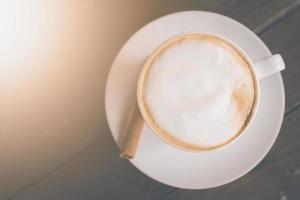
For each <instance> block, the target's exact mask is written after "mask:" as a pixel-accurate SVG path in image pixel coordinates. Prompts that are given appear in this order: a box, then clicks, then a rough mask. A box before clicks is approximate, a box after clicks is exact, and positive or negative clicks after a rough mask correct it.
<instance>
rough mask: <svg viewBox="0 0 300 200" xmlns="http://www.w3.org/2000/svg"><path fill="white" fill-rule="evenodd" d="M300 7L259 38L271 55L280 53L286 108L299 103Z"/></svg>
mask: <svg viewBox="0 0 300 200" xmlns="http://www.w3.org/2000/svg"><path fill="white" fill-rule="evenodd" d="M299 24H300V6H297V7H296V8H295V9H294V10H292V12H289V13H288V14H287V16H286V17H285V18H284V19H282V20H279V21H277V22H276V23H275V24H274V25H272V26H271V27H269V28H268V30H266V31H265V32H264V33H263V34H262V35H261V36H260V37H261V38H262V39H263V41H264V42H265V43H266V44H267V46H268V47H269V48H270V49H271V51H272V53H274V54H275V53H280V54H281V55H282V56H283V58H284V60H285V63H286V70H284V71H283V72H282V76H283V80H284V85H285V92H286V108H289V107H291V106H293V105H295V104H297V102H299V101H300V92H299V91H300V78H299V77H300V67H299V66H300V56H299V51H300V26H299Z"/></svg>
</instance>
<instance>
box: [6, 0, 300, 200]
mask: <svg viewBox="0 0 300 200" xmlns="http://www.w3.org/2000/svg"><path fill="white" fill-rule="evenodd" d="M57 2H58V1H57ZM59 2H60V4H61V5H62V6H61V8H60V10H61V11H64V12H65V15H64V17H63V18H61V19H60V18H59V17H58V18H59V21H60V23H58V24H55V23H54V22H53V24H54V25H53V26H51V29H49V30H51V34H50V35H49V38H47V42H46V43H45V46H51V47H53V50H52V51H49V52H47V51H45V52H42V54H43V59H39V60H38V61H37V62H38V65H39V66H48V67H46V68H43V69H46V70H40V71H38V72H37V74H35V75H36V77H35V78H33V79H32V80H29V82H27V84H29V83H30V84H33V83H39V85H37V86H36V87H28V88H27V90H26V92H27V93H29V94H32V95H33V96H36V97H39V95H45V97H44V98H37V99H36V100H35V101H32V100H30V99H29V100H28V101H26V103H27V104H23V107H22V106H21V107H15V108H14V109H13V111H14V113H12V111H11V110H10V107H9V106H6V107H1V113H0V118H1V126H0V138H1V140H0V156H1V157H0V158H1V163H0V199H1V200H2V199H4V200H10V199H16V200H18V199H20V200H26V199H28V200H34V199H43V200H47V199H49V200H50V199H63V200H67V199H72V200H76V199H87V200H90V199H91V200H93V199H131V200H134V199H185V198H187V199H199V198H201V199H202V198H203V199H205V197H206V198H207V199H210V198H216V197H219V198H221V197H222V195H221V194H223V195H225V196H226V195H227V196H228V198H229V197H235V192H236V195H239V194H241V196H243V195H244V194H246V193H243V191H242V190H246V192H247V191H248V193H247V194H248V195H249V198H250V197H253V198H252V199H255V197H258V196H257V195H258V194H256V191H254V190H255V189H256V187H255V184H256V182H257V181H261V179H260V178H264V181H265V182H264V183H267V184H271V186H270V187H266V189H265V190H266V191H269V189H270V191H271V192H272V194H270V193H271V192H270V191H269V192H265V193H264V194H263V195H265V196H259V198H261V197H266V198H271V197H274V198H281V197H282V196H283V197H284V195H288V196H289V197H293V195H294V196H295V195H296V194H295V193H292V192H290V191H289V190H288V189H286V188H284V187H282V188H281V182H280V180H281V179H280V178H279V177H277V178H276V176H275V175H276V171H272V169H273V168H274V167H275V170H277V169H279V168H281V167H282V168H284V169H285V167H288V168H289V169H288V171H289V173H290V174H298V164H297V163H295V164H291V163H289V161H286V162H285V160H283V161H281V159H282V157H288V156H284V155H281V154H278V153H276V152H277V151H278V152H281V150H280V149H281V148H279V150H277V151H276V152H275V153H272V154H270V155H273V154H274V155H273V156H270V155H269V156H268V157H267V158H266V159H265V160H264V162H263V163H262V164H261V165H260V166H261V167H258V168H256V170H255V171H253V172H252V173H250V174H249V175H247V176H245V178H243V179H240V180H238V181H237V182H235V183H233V184H229V185H227V186H224V188H223V187H222V188H217V189H213V190H211V191H210V190H208V191H198V192H197V191H193V192H190V191H184V190H177V189H174V188H172V187H169V186H165V185H162V184H160V183H158V182H156V181H153V180H152V179H150V178H148V177H146V176H145V175H143V174H142V173H141V172H139V171H138V170H137V169H135V168H134V167H133V166H132V165H131V164H130V163H129V162H127V161H124V160H121V159H119V157H118V149H117V147H116V145H115V144H114V142H113V139H112V137H111V135H110V133H109V130H108V127H107V124H106V121H105V114H104V101H103V99H104V87H105V80H106V77H107V74H108V71H109V68H110V65H111V63H112V62H113V59H114V57H115V56H116V54H117V52H118V50H119V49H120V48H121V46H122V45H123V44H124V42H125V41H126V40H127V39H128V38H129V37H130V36H131V35H132V34H133V33H134V32H135V31H136V30H137V29H138V28H140V27H142V26H143V25H145V24H146V23H148V22H150V21H152V20H154V19H156V18H158V17H160V16H163V15H166V14H169V13H173V12H177V11H184V10H207V11H213V12H217V13H221V14H224V15H227V16H229V17H232V18H234V19H236V20H238V21H240V22H242V23H243V24H245V25H246V26H248V27H249V28H251V29H253V30H259V31H260V32H262V33H263V34H262V38H263V40H264V41H265V42H266V43H267V45H268V46H269V47H270V48H271V50H272V52H273V53H276V52H279V53H282V54H283V56H284V58H285V59H286V60H288V61H287V62H288V65H287V69H288V70H287V71H286V72H285V73H286V74H284V80H285V84H286V86H287V85H288V87H291V88H287V87H286V91H287V98H288V100H287V103H288V105H293V104H294V103H295V102H297V100H298V99H299V98H298V97H299V96H298V95H299V92H297V83H298V86H299V78H297V73H298V72H299V70H298V68H297V66H298V65H297V63H298V64H299V58H298V56H297V51H299V36H298V37H297V35H299V28H298V26H297V25H298V24H299V18H298V15H299V14H298V13H299V12H297V11H293V8H294V7H295V5H296V4H297V2H298V1H296V0H286V1H281V0H276V1H269V0H263V1H259V0H254V1H253V0H212V1H209V0H165V1H161V0H153V1H148V0H142V1H140V0H128V1H116V0H114V1H109V0H102V1H100V0H99V1H93V0H89V1H86V0H78V1H70V0H62V1H59ZM57 10H59V9H57ZM290 11H293V12H292V13H291V14H289V12H290ZM286 15H287V17H284V19H282V20H281V16H286ZM278 16H279V17H278ZM274 21H276V23H275V24H274V25H273V22H274ZM52 27H53V28H52ZM281 35H285V36H286V37H280V36H281ZM53 38H56V39H57V38H63V39H64V40H65V41H64V42H65V44H66V45H65V46H64V47H61V46H59V43H60V42H62V41H61V40H59V39H57V40H54V41H53ZM297 38H298V39H297ZM286 40H287V43H286ZM293 46H294V47H293ZM60 55H65V57H64V58H63V59H61V60H57V59H56V58H57V57H59V56H60ZM49 63H51V65H49ZM53 66H55V67H54V68H53ZM291 66H293V67H292V68H291ZM289 68H290V69H289ZM70 70H73V71H72V73H70V72H71V71H70ZM66 77H68V78H67V79H66ZM298 77H299V76H298ZM1 81H2V79H0V83H1ZM61 83H64V84H61ZM25 86H26V85H25ZM44 86H47V87H48V86H49V88H50V89H47V90H43V88H44ZM61 86H62V87H61ZM1 89H2V88H1ZM4 89H5V88H4ZM1 92H2V93H1ZM3 92H4V90H0V95H1V94H3ZM17 92H18V95H20V96H21V97H22V95H23V93H22V92H20V91H17ZM47 94H48V95H47ZM289 95H291V96H289ZM1 97H2V96H1ZM47 98H48V99H47ZM4 100H5V102H7V103H10V104H8V105H11V106H13V105H14V104H13V103H12V102H15V101H17V100H16V98H15V96H9V95H6V96H5V99H3V98H0V101H1V103H3V101H4ZM37 100H39V101H37ZM48 100H51V102H53V104H47V101H48ZM74 100H75V101H74ZM87 102H88V103H87ZM2 105H3V104H2ZM26 106H28V108H29V107H34V106H35V107H34V109H33V110H29V109H28V108H26ZM32 111H34V112H32ZM75 111H77V112H75ZM20 113H22V115H17V114H20ZM297 113H298V112H297V111H294V112H292V113H291V114H290V116H289V119H288V120H289V121H293V120H299V117H295V116H296V114H297ZM12 114H13V115H12ZM298 115H299V114H297V116H298ZM12 116H18V117H20V119H24V120H23V122H24V124H22V123H21V124H20V123H19V124H17V125H16V123H15V122H12V123H5V122H8V121H7V120H8V119H10V117H12ZM28 116H30V117H31V118H32V120H30V119H29V118H28ZM22 117H23V118H22ZM17 119H19V118H17ZM289 121H286V122H285V126H286V127H285V129H288V130H287V131H286V132H287V133H290V132H289V131H293V130H294V131H296V130H297V129H298V130H299V127H298V125H297V122H294V121H293V124H292V125H289V123H290V122H289ZM290 126H291V128H289V127H290ZM41 127H42V128H43V129H42V128H41ZM41 130H44V131H41ZM22 134H23V135H22ZM20 135H22V137H21V136H20ZM34 136H38V137H35V139H34V140H33V139H32V138H34ZM15 137H17V139H15ZM289 139H290V140H292V141H293V142H297V141H295V138H294V136H290V137H289ZM286 140H288V139H286ZM278 141H280V140H278ZM289 142H291V141H286V143H287V144H288V143H289ZM277 143H278V142H277ZM277 143H276V145H277ZM27 144H31V145H27ZM283 145H286V144H285V143H284V144H283ZM291 148H293V149H294V150H295V149H297V148H298V147H296V146H295V145H294V146H293V147H291ZM274 149H275V147H274ZM294 150H293V151H294ZM272 151H273V150H272ZM285 151H286V152H290V151H292V150H289V149H286V150H285ZM295 151H297V150H295ZM277 154H278V155H277ZM276 155H277V156H279V157H276ZM276 159H277V161H276V162H275V161H274V160H276ZM291 159H292V157H291ZM291 162H292V161H291ZM273 163H274V165H273ZM276 163H277V165H278V168H276ZM285 163H286V164H287V165H289V166H287V165H285ZM273 166H274V167H273ZM293 166H294V167H293ZM256 173H258V175H256ZM278 173H279V172H278ZM273 176H274V179H275V181H277V183H275V186H276V184H278V185H277V186H278V187H277V186H276V187H275V186H274V184H273V185H272V182H271V181H272V180H273ZM292 177H293V178H292V179H293V181H294V182H293V183H294V185H293V186H292V188H293V187H294V186H299V184H298V183H299V182H297V181H299V180H298V178H297V176H292ZM248 179H249V180H248ZM284 180H285V179H284ZM286 181H287V180H286ZM279 182H280V183H279ZM283 183H284V184H286V183H287V182H284V181H283ZM248 185H249V188H250V189H247V188H248V187H247V186H248ZM279 186H280V187H279ZM260 187H261V188H264V187H263V185H260ZM268 188H269V189H268ZM272 188H273V189H274V190H272ZM278 188H280V190H281V189H282V193H280V190H278V191H275V189H278ZM260 191H263V189H261V190H260ZM214 193H220V194H214ZM216 195H217V196H216ZM218 195H219V196H218ZM251 195H252V196H251ZM255 195H256V196H255ZM245 198H246V197H245ZM222 199H223V198H222ZM291 199H292V198H291Z"/></svg>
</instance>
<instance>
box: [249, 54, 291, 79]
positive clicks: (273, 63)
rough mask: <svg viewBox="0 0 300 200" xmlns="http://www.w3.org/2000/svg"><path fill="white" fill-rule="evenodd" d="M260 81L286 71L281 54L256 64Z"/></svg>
mask: <svg viewBox="0 0 300 200" xmlns="http://www.w3.org/2000/svg"><path fill="white" fill-rule="evenodd" d="M254 68H255V71H256V74H257V78H258V79H263V78H266V77H268V76H270V75H272V74H275V73H277V72H280V71H282V70H284V69H285V64H284V61H283V59H282V57H281V55H280V54H275V55H272V56H270V57H267V58H265V59H263V60H259V61H257V62H254Z"/></svg>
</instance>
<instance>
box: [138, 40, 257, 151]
mask: <svg viewBox="0 0 300 200" xmlns="http://www.w3.org/2000/svg"><path fill="white" fill-rule="evenodd" d="M143 98H144V102H145V104H146V105H147V108H148V111H149V113H150V115H151V117H152V118H153V121H154V122H155V123H156V125H157V126H158V127H159V128H160V129H161V130H162V131H164V132H166V133H167V134H169V135H171V136H173V137H174V138H176V139H177V140H179V141H183V142H185V143H189V144H195V145H204V146H215V145H220V144H222V143H225V142H226V141H228V140H229V139H231V138H232V137H234V136H235V135H236V134H237V133H238V132H239V131H240V130H241V129H242V127H243V126H244V124H245V123H246V121H247V118H248V117H249V114H250V112H251V108H252V105H253V102H254V83H253V77H252V74H251V71H250V69H249V67H248V65H247V63H246V62H243V59H242V57H240V55H239V54H238V53H237V52H236V51H233V49H232V48H231V47H230V46H229V45H227V46H226V45H224V44H223V45H221V43H217V42H215V41H211V40H209V39H188V40H182V41H180V42H177V43H176V44H175V45H174V44H173V45H172V46H171V47H168V48H167V49H166V50H164V51H163V52H161V53H160V55H159V56H158V57H157V58H156V59H155V60H154V61H153V63H152V65H151V66H150V68H149V70H148V74H147V78H146V84H145V88H144V94H143Z"/></svg>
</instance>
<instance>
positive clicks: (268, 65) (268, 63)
mask: <svg viewBox="0 0 300 200" xmlns="http://www.w3.org/2000/svg"><path fill="white" fill-rule="evenodd" d="M193 35H208V36H211V37H216V38H220V39H221V40H223V41H224V42H226V43H228V44H229V45H230V46H232V47H234V49H235V50H237V51H238V52H239V53H240V54H242V56H243V58H245V59H246V60H247V63H249V67H250V68H251V71H252V72H253V77H254V81H255V86H256V91H255V93H256V97H255V98H256V99H255V105H254V107H253V109H252V113H251V117H250V118H249V120H248V122H247V125H246V127H244V128H243V129H242V131H241V132H240V133H239V134H237V135H235V136H234V137H232V138H230V139H229V140H227V141H226V142H224V143H222V144H220V145H217V146H211V147H203V146H197V145H192V144H186V143H185V142H183V141H180V140H178V139H176V138H173V137H171V136H170V135H168V134H166V133H165V132H164V131H162V130H161V129H159V128H158V127H157V125H156V124H155V123H154V122H153V119H151V117H150V116H149V111H148V110H147V108H146V106H145V102H144V100H143V90H144V89H143V88H144V87H143V85H144V83H145V76H146V74H147V70H148V68H149V66H150V65H151V64H152V61H153V60H154V59H156V57H157V56H158V55H159V53H160V52H161V51H162V49H164V48H165V47H167V46H168V45H170V44H172V43H174V42H175V41H177V40H178V39H180V38H182V37H186V36H193ZM284 68H285V64H284V61H283V59H282V57H281V55H279V54H276V55H272V56H270V57H267V58H265V59H263V60H259V61H252V60H251V59H250V58H249V56H248V55H247V54H246V52H244V50H243V49H241V48H240V47H239V46H238V45H237V44H235V43H234V42H233V41H231V40H229V39H227V38H224V37H223V36H220V35H215V34H210V33H197V32H192V33H183V34H180V35H177V36H174V37H172V38H171V39H169V40H167V41H165V42H164V43H163V44H161V45H160V46H159V47H158V48H157V49H156V50H155V51H154V52H153V53H152V54H151V55H150V56H149V57H148V59H147V60H146V62H145V64H144V66H143V69H142V71H141V73H140V76H139V81H138V87H137V100H138V106H139V109H140V111H141V114H142V116H143V118H144V121H145V122H146V123H147V124H148V125H149V126H150V127H151V129H152V130H153V131H154V133H156V134H157V135H158V136H159V137H160V138H162V139H163V140H164V141H166V142H167V143H168V144H170V145H173V146H175V147H177V148H180V149H184V150H189V151H205V150H213V149H216V148H219V147H222V146H224V145H226V144H228V143H230V142H231V141H233V140H234V139H236V138H237V137H238V136H240V135H241V134H243V133H244V132H246V130H247V129H248V128H249V127H250V126H251V124H252V122H253V119H254V118H255V116H256V112H257V109H258V107H259V102H260V83H259V80H260V79H264V78H267V77H269V76H271V75H272V74H275V73H277V72H280V71H281V70H283V69H284Z"/></svg>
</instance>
